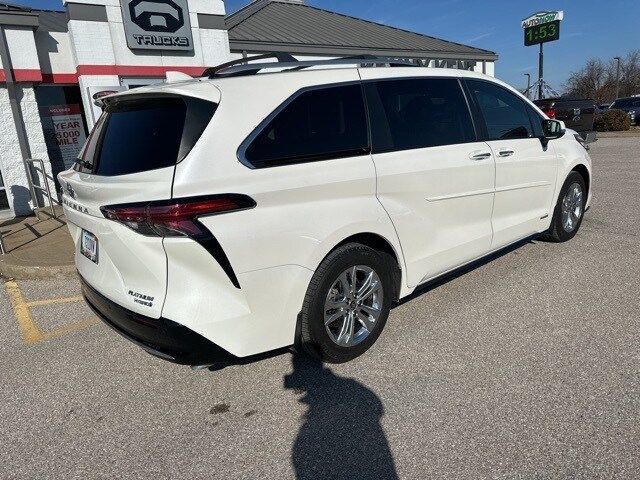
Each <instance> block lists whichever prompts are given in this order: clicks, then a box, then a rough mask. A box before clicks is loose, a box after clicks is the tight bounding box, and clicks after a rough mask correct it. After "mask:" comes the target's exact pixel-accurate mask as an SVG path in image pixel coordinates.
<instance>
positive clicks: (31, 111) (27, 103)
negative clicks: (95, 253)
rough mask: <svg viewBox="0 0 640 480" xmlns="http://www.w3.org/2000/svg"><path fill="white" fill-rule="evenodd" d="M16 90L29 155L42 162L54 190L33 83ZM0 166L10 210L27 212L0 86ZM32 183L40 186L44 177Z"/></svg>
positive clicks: (7, 105)
mask: <svg viewBox="0 0 640 480" xmlns="http://www.w3.org/2000/svg"><path fill="white" fill-rule="evenodd" d="M17 92H18V97H19V98H20V107H21V110H22V115H23V120H24V123H25V127H26V131H27V137H28V140H29V146H30V148H31V157H32V158H41V159H43V160H44V161H45V170H46V171H47V177H48V179H49V186H50V188H51V189H52V191H53V192H55V187H54V184H53V177H52V175H51V164H50V163H49V156H48V155H47V147H46V144H45V142H44V133H43V132H42V123H41V122H40V115H39V114H38V106H37V104H36V99H35V93H34V90H33V86H32V85H28V84H25V85H20V86H19V87H18V88H17ZM0 169H2V178H3V179H4V183H5V186H6V187H7V196H8V198H9V203H10V204H11V205H12V208H13V211H14V213H15V214H16V215H28V214H29V213H30V212H31V209H32V207H33V204H32V202H31V194H30V192H29V183H28V181H27V174H26V172H25V168H24V164H23V162H22V154H21V152H20V145H19V143H18V136H17V135H16V129H15V124H14V122H13V114H12V112H11V105H10V103H9V95H8V92H7V88H6V86H0ZM36 182H37V183H39V184H40V185H44V177H43V176H42V175H39V176H38V178H37V180H36ZM54 197H55V193H54Z"/></svg>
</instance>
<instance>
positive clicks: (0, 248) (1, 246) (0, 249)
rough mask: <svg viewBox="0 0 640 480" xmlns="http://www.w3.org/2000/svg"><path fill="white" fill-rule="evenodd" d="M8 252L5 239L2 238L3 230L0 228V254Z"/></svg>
mask: <svg viewBox="0 0 640 480" xmlns="http://www.w3.org/2000/svg"><path fill="white" fill-rule="evenodd" d="M5 253H7V249H6V248H5V246H4V240H3V239H2V230H0V255H4V254H5Z"/></svg>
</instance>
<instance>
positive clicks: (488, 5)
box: [9, 0, 640, 89]
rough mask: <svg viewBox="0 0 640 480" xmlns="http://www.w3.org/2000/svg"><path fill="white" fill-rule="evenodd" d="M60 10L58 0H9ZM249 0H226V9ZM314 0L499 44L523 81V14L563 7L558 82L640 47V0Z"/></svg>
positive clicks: (551, 53)
mask: <svg viewBox="0 0 640 480" xmlns="http://www.w3.org/2000/svg"><path fill="white" fill-rule="evenodd" d="M9 1H14V2H15V3H25V4H29V5H31V6H33V7H34V8H50V9H61V8H62V5H61V3H60V1H59V0H9ZM246 3H248V0H226V1H225V4H226V8H227V12H233V11H235V10H238V9H239V8H241V7H242V6H243V5H245V4H246ZM306 3H307V4H309V5H313V6H317V7H320V8H325V9H328V10H333V11H336V12H340V13H344V14H347V15H352V16H355V17H360V18H364V19H367V20H372V21H374V22H380V23H385V24H387V25H390V26H395V27H399V28H404V29H407V30H413V31H415V32H419V33H424V34H427V35H432V36H434V37H440V38H444V39H446V40H452V41H455V42H460V43H465V44H468V45H473V46H476V47H480V48H486V49H488V50H493V51H494V52H496V53H498V55H499V56H500V58H499V60H498V63H497V64H496V76H498V77H499V78H501V79H503V80H505V81H507V82H509V83H511V84H512V85H515V86H517V87H520V86H522V85H526V79H525V77H524V73H531V74H532V77H536V78H537V69H538V66H537V65H538V47H537V46H533V47H524V46H523V38H524V34H523V31H522V28H521V26H520V21H521V20H522V19H523V18H524V17H527V16H529V15H530V14H531V13H534V12H537V11H541V10H564V12H565V19H564V21H563V22H562V25H561V35H560V41H558V42H552V43H547V44H546V45H545V78H546V79H547V81H548V82H549V83H550V84H551V85H552V86H553V87H555V88H556V89H559V88H561V87H562V84H563V83H564V81H565V79H566V78H567V76H568V74H569V72H571V71H572V70H576V69H578V68H580V66H582V65H583V64H584V63H585V61H586V60H587V59H588V58H589V57H602V58H612V57H615V56H624V55H625V54H626V53H627V52H629V51H630V50H632V49H634V48H640V43H639V42H638V38H639V37H640V28H639V27H640V0H552V1H542V0H526V1H522V0H306Z"/></svg>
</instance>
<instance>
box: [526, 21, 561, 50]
mask: <svg viewBox="0 0 640 480" xmlns="http://www.w3.org/2000/svg"><path fill="white" fill-rule="evenodd" d="M555 40H560V20H554V21H553V22H550V23H541V24H539V25H535V26H533V27H527V28H525V29H524V45H525V47H529V46H531V45H537V44H539V43H547V42H553V41H555Z"/></svg>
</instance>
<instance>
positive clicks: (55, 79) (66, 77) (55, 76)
mask: <svg viewBox="0 0 640 480" xmlns="http://www.w3.org/2000/svg"><path fill="white" fill-rule="evenodd" d="M42 83H78V74H77V73H44V72H43V73H42Z"/></svg>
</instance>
